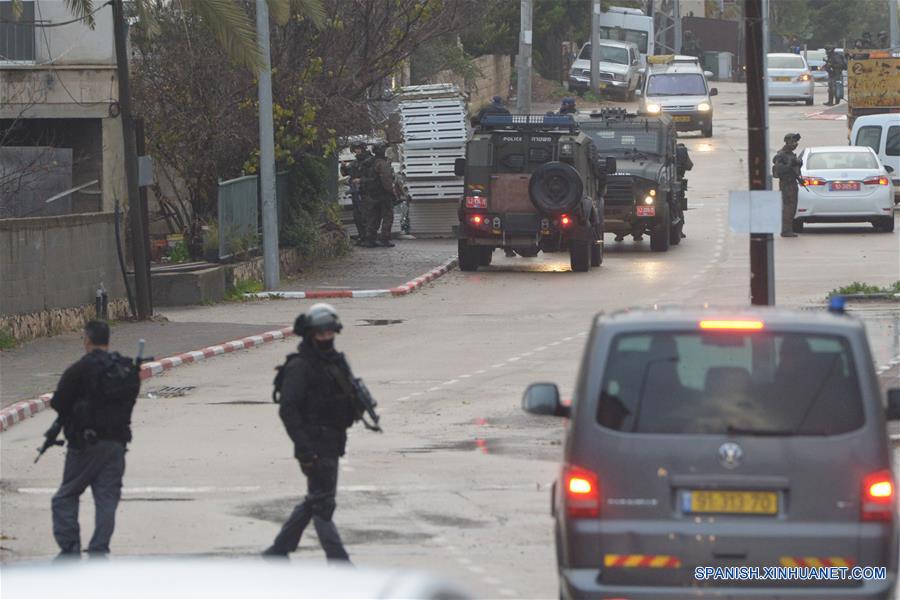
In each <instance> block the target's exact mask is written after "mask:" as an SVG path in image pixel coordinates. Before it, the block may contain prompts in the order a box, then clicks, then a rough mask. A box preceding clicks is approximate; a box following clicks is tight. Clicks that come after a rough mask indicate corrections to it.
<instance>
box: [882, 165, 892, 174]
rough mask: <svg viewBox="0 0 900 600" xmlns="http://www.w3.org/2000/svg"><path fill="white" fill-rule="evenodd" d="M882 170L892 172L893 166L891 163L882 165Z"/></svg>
mask: <svg viewBox="0 0 900 600" xmlns="http://www.w3.org/2000/svg"><path fill="white" fill-rule="evenodd" d="M884 170H885V171H887V172H888V173H893V172H894V167H892V166H891V165H884Z"/></svg>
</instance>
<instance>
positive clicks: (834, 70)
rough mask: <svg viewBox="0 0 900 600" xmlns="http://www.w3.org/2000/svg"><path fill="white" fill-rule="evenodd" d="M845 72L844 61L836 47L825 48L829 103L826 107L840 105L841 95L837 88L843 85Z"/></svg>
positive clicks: (826, 103)
mask: <svg viewBox="0 0 900 600" xmlns="http://www.w3.org/2000/svg"><path fill="white" fill-rule="evenodd" d="M843 71H844V59H843V58H842V57H841V55H840V54H839V53H837V52H835V51H834V46H831V45H829V46H825V72H826V73H828V102H825V106H834V105H835V104H837V103H838V101H839V100H838V98H840V95H841V94H840V92H839V91H838V89H837V86H839V85H842V84H841V74H842V73H843ZM841 91H843V90H841Z"/></svg>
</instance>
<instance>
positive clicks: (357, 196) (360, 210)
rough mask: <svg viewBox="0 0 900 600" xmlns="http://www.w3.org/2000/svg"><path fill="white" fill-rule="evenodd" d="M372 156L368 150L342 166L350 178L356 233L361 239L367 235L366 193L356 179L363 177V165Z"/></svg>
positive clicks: (344, 173) (343, 171) (342, 171)
mask: <svg viewBox="0 0 900 600" xmlns="http://www.w3.org/2000/svg"><path fill="white" fill-rule="evenodd" d="M370 158H372V154H371V153H370V152H369V151H368V150H366V151H364V152H362V153H360V154H358V155H357V157H356V160H354V161H352V162H351V163H350V164H348V165H345V166H342V167H341V173H342V174H343V175H346V176H347V177H349V178H350V200H351V202H352V206H353V224H354V225H356V235H357V238H358V239H359V240H363V239H364V238H365V237H366V217H365V193H364V191H363V189H362V185H361V184H360V183H358V182H356V183H354V182H355V181H357V180H359V179H362V177H363V165H364V164H365V162H366V161H367V160H369V159H370Z"/></svg>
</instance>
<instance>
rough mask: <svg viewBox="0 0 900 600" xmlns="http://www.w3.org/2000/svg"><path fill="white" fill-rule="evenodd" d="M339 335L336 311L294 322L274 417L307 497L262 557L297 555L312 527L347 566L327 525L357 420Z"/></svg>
mask: <svg viewBox="0 0 900 600" xmlns="http://www.w3.org/2000/svg"><path fill="white" fill-rule="evenodd" d="M341 329H342V325H341V321H340V319H339V318H338V315H337V313H336V312H335V310H334V308H333V307H332V306H330V305H328V304H324V303H320V304H314V305H313V306H312V307H310V309H309V311H308V312H307V313H305V314H301V315H300V316H299V317H297V320H296V322H295V323H294V333H296V334H297V335H299V336H301V337H302V338H303V341H302V342H301V343H300V346H299V349H298V352H297V353H296V354H292V355H290V356H288V360H287V362H285V364H284V366H283V367H281V368H280V369H279V374H278V376H277V377H276V379H275V389H276V392H278V393H280V400H279V410H278V414H279V416H280V417H281V421H282V422H283V423H284V427H285V429H286V430H287V433H288V436H290V438H291V441H292V442H293V443H294V457H295V458H296V459H297V461H298V462H299V463H300V470H301V471H302V472H303V474H304V475H305V476H306V481H307V488H308V493H307V495H306V498H305V499H304V500H303V502H301V503H300V504H298V505H297V506H296V507H295V508H294V511H293V512H292V513H291V516H290V517H288V520H287V522H286V523H285V524H284V526H283V527H282V528H281V531H280V532H279V533H278V535H277V536H276V537H275V541H274V542H273V543H272V545H271V546H270V547H269V548H268V549H266V550H265V552H263V555H264V556H270V557H287V555H288V554H289V553H290V552H293V551H294V550H296V549H297V546H298V545H299V543H300V537H301V536H302V535H303V530H304V529H305V528H306V526H307V525H309V522H310V521H312V522H313V525H314V526H315V528H316V535H317V536H318V538H319V543H320V544H322V548H323V549H324V550H325V555H326V557H327V558H328V560H329V561H349V557H348V556H347V551H346V550H345V549H344V544H343V543H342V542H341V536H340V535H339V534H338V530H337V527H335V525H334V522H333V521H332V520H331V517H332V515H333V514H334V509H335V506H336V504H335V495H336V492H337V476H338V460H339V458H340V457H341V456H343V455H344V450H345V446H346V443H347V429H348V428H349V427H350V426H351V425H353V422H354V421H355V420H356V416H357V414H356V411H355V408H354V404H353V384H352V381H351V374H350V372H349V369H348V368H347V366H346V362H345V361H344V360H343V355H342V354H340V353H339V352H337V351H336V350H335V348H334V338H335V336H336V335H337V334H338V333H340V331H341Z"/></svg>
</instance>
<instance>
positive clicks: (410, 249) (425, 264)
mask: <svg viewBox="0 0 900 600" xmlns="http://www.w3.org/2000/svg"><path fill="white" fill-rule="evenodd" d="M393 242H394V243H395V244H396V246H395V247H394V248H359V247H356V246H354V247H353V249H352V250H351V251H350V253H349V254H348V255H347V256H342V257H341V258H338V259H334V260H327V261H323V262H322V263H321V264H319V265H316V266H315V267H314V268H312V269H310V270H308V271H306V272H304V273H302V274H301V275H300V276H299V277H296V278H294V279H283V280H282V281H281V286H280V287H279V288H278V289H279V290H280V291H308V290H322V291H327V290H331V291H337V290H383V289H390V288H394V287H397V286H400V285H403V284H405V283H406V282H408V281H410V280H412V279H415V278H416V277H418V276H420V275H422V274H423V273H427V272H428V271H430V270H431V269H433V268H435V267H437V266H439V265H441V264H442V263H444V262H446V261H447V259H449V258H452V257H454V256H456V240H447V239H440V240H393Z"/></svg>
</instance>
